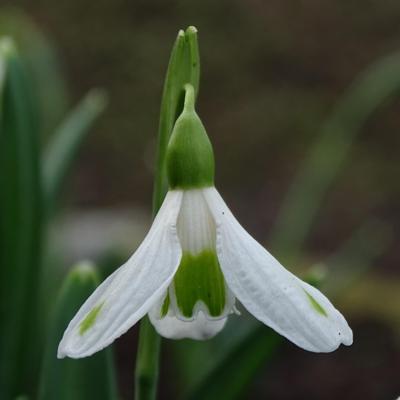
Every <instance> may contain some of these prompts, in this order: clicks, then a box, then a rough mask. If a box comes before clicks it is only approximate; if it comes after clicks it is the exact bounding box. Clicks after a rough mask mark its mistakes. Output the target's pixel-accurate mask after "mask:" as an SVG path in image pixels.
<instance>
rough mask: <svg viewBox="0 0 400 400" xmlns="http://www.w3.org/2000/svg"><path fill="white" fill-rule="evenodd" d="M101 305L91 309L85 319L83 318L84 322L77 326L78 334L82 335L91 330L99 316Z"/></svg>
mask: <svg viewBox="0 0 400 400" xmlns="http://www.w3.org/2000/svg"><path fill="white" fill-rule="evenodd" d="M103 304H104V302H103V303H101V304H99V305H97V306H95V307H93V308H92V309H91V310H90V311H89V312H88V314H87V315H86V317H85V318H84V320H83V321H82V322H81V323H80V324H79V334H80V335H83V334H84V333H85V332H86V331H87V330H88V329H89V328H91V327H92V326H93V325H94V323H95V322H96V319H97V317H98V315H99V312H100V310H101V308H102V307H103Z"/></svg>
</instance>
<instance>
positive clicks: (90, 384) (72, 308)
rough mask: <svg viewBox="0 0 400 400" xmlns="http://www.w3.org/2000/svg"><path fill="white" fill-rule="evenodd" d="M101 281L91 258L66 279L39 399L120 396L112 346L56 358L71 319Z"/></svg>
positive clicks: (99, 399)
mask: <svg viewBox="0 0 400 400" xmlns="http://www.w3.org/2000/svg"><path fill="white" fill-rule="evenodd" d="M98 283H99V279H98V276H97V273H96V270H95V268H94V267H93V265H91V264H90V263H88V262H84V263H81V264H78V265H77V266H76V267H74V268H73V269H72V270H71V272H70V273H69V274H68V276H67V278H66V279H65V281H64V284H63V286H62V288H61V291H60V294H59V297H58V300H57V303H56V305H55V309H54V315H53V319H52V323H51V326H50V329H49V335H48V339H47V346H46V349H45V355H44V360H43V367H42V375H41V385H40V393H39V397H38V398H39V400H54V399H57V400H70V399H74V400H87V399H96V400H111V399H117V392H116V381H115V371H114V364H113V360H112V353H111V348H107V349H105V350H102V351H101V352H99V353H97V354H95V355H94V356H92V357H88V358H84V359H80V360H73V359H70V358H65V359H62V360H59V359H57V358H56V355H57V348H58V344H59V342H60V340H61V338H62V335H63V333H64V331H65V329H66V327H67V325H68V323H69V322H70V320H71V319H72V318H73V316H74V315H75V313H76V312H77V311H78V309H79V307H80V306H81V305H82V303H83V302H84V301H85V300H86V299H87V297H88V296H89V295H90V294H91V293H92V292H93V290H94V289H95V288H96V286H97V284H98Z"/></svg>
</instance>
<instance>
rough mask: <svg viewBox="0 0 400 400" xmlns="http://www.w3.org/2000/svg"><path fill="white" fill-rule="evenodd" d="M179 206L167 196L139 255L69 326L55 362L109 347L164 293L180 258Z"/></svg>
mask: <svg viewBox="0 0 400 400" xmlns="http://www.w3.org/2000/svg"><path fill="white" fill-rule="evenodd" d="M181 201H182V192H181V191H170V192H168V194H167V196H166V198H165V200H164V203H163V205H162V207H161V209H160V211H159V212H158V214H157V216H156V218H155V220H154V222H153V225H152V227H151V229H150V231H149V233H148V234H147V236H146V238H145V239H144V241H143V242H142V244H141V245H140V247H139V248H138V249H137V251H136V252H135V253H134V254H133V255H132V256H131V258H130V259H129V260H128V261H127V262H126V263H125V264H124V265H123V266H122V267H120V268H119V269H118V270H116V271H115V272H114V273H113V274H112V275H110V276H109V277H108V278H107V279H106V280H105V281H104V282H103V283H102V284H101V285H100V286H99V287H98V288H97V289H96V290H95V292H94V293H93V294H92V295H91V296H90V297H89V298H88V299H87V300H86V302H85V303H84V304H83V306H82V307H81V308H80V310H79V311H78V313H77V314H76V316H75V317H74V318H73V319H72V321H71V322H70V324H69V325H68V328H67V330H66V331H65V333H64V336H63V339H62V340H61V342H60V345H59V348H58V357H59V358H62V357H65V356H68V357H72V358H81V357H86V356H89V355H91V354H93V353H95V352H96V351H99V350H101V349H103V348H104V347H106V346H108V345H109V344H110V343H112V342H113V341H114V340H115V339H116V338H118V337H119V336H121V335H122V334H123V333H125V332H126V331H127V330H128V329H129V328H130V327H131V326H132V325H134V324H135V323H136V322H137V321H138V320H139V319H140V318H142V317H143V316H144V315H145V314H146V313H147V312H148V311H149V309H150V308H151V307H152V306H153V304H154V303H155V302H157V301H158V300H159V299H160V297H161V296H162V295H163V294H164V293H165V291H166V289H167V287H168V285H169V284H170V282H171V281H172V279H173V276H174V274H175V272H176V270H177V268H178V265H179V263H180V259H181V256H182V251H181V247H180V244H179V240H178V236H177V229H176V221H177V216H178V212H179V209H180V204H181ZM96 307H97V308H99V312H98V314H97V316H96V317H95V318H94V322H93V324H90V325H91V326H90V328H88V329H87V330H85V331H84V332H82V325H81V324H82V321H85V318H87V316H88V314H89V313H90V312H91V311H92V312H93V310H94V309H96Z"/></svg>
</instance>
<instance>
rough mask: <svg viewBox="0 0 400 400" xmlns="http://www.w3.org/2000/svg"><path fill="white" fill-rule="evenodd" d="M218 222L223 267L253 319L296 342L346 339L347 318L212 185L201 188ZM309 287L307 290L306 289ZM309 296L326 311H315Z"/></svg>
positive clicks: (349, 338) (310, 345)
mask: <svg viewBox="0 0 400 400" xmlns="http://www.w3.org/2000/svg"><path fill="white" fill-rule="evenodd" d="M204 196H205V198H206V199H207V200H208V204H209V207H210V210H211V212H212V213H213V215H214V218H215V220H216V224H217V254H218V257H219V261H220V265H221V269H222V272H223V273H224V276H225V279H226V281H227V283H228V286H229V287H230V288H231V290H232V291H233V293H234V294H235V296H236V297H237V298H238V300H239V301H240V302H241V303H242V304H243V306H244V307H245V308H246V309H247V310H248V311H249V312H250V313H251V314H253V315H254V316H255V317H256V318H257V319H259V320H260V321H262V322H263V323H265V324H266V325H268V326H270V327H271V328H272V329H274V330H275V331H277V332H278V333H280V334H281V335H283V336H285V337H286V338H287V339H289V340H291V341H292V342H294V343H295V344H297V345H298V346H300V347H302V348H304V349H306V350H309V351H314V352H330V351H333V350H335V349H336V348H337V347H338V346H339V345H340V343H343V344H345V345H350V344H351V343H352V342H353V334H352V331H351V329H350V328H349V326H348V324H347V322H346V320H345V319H344V317H343V316H342V314H340V312H339V311H338V310H336V309H335V308H334V306H333V305H332V304H331V302H330V301H329V300H328V299H327V298H326V297H325V296H324V295H323V294H322V293H321V292H320V291H319V290H317V289H315V288H313V287H312V286H310V285H308V284H307V283H305V282H302V281H301V280H300V279H298V278H297V277H295V276H294V275H293V274H291V273H290V272H289V271H287V270H286V269H285V268H284V267H283V266H282V265H281V264H280V263H279V262H278V261H277V260H276V259H275V258H274V257H272V255H271V254H269V253H268V252H267V251H266V250H265V249H264V248H263V247H262V246H261V245H260V244H259V243H257V242H256V241H255V240H254V239H253V238H252V237H251V236H250V235H249V234H248V233H247V232H246V231H245V230H244V229H243V228H242V227H241V226H240V224H239V223H238V222H237V221H236V219H235V217H234V216H233V215H232V213H231V212H230V210H229V209H228V207H227V206H226V204H225V203H224V201H223V200H222V198H221V196H220V195H219V193H218V192H217V191H216V190H215V188H209V189H205V190H204ZM307 293H308V294H307ZM310 296H311V297H312V298H313V299H314V300H315V302H317V303H318V304H319V305H320V306H321V307H322V308H323V309H324V311H325V313H326V315H323V313H322V312H319V311H317V308H318V307H315V303H314V305H313V301H312V299H311V298H310Z"/></svg>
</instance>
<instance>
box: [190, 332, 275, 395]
mask: <svg viewBox="0 0 400 400" xmlns="http://www.w3.org/2000/svg"><path fill="white" fill-rule="evenodd" d="M281 341H282V338H281V337H280V336H279V335H277V334H276V333H275V332H274V331H272V330H271V329H269V328H266V327H265V326H260V325H259V326H257V328H255V329H254V330H253V331H252V332H251V333H249V334H248V335H246V336H245V338H244V339H243V340H241V341H240V342H239V343H237V344H236V345H235V346H234V347H233V348H232V349H231V350H230V351H229V352H227V353H226V355H225V357H224V358H223V359H222V360H221V361H220V362H219V363H218V364H217V365H216V366H215V367H214V368H213V369H212V370H211V371H210V372H209V374H208V375H207V376H206V377H205V379H203V381H202V382H201V384H200V385H199V386H198V387H197V388H195V390H194V391H193V392H192V393H191V394H189V395H188V396H186V397H185V398H186V399H187V400H225V399H229V400H231V399H239V398H242V396H243V395H244V393H245V392H246V390H247V389H248V386H249V385H250V383H251V382H252V381H253V379H254V376H255V375H256V374H257V372H259V371H260V369H261V367H262V366H263V365H265V360H266V359H267V358H270V357H272V356H273V355H274V354H275V351H276V350H277V348H278V347H277V345H278V344H279V343H280V342H281ZM243 398H246V397H243Z"/></svg>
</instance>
